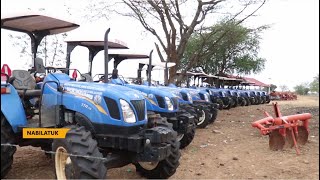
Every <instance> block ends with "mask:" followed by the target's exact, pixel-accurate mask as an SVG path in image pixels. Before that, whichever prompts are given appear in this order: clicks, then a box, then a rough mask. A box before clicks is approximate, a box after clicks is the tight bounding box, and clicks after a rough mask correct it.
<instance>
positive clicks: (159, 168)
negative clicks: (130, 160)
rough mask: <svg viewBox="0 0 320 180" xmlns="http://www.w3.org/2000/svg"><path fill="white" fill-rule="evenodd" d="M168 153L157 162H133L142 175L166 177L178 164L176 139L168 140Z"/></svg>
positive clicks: (153, 177) (178, 151)
mask: <svg viewBox="0 0 320 180" xmlns="http://www.w3.org/2000/svg"><path fill="white" fill-rule="evenodd" d="M170 144H171V151H170V155H169V156H168V157H167V158H166V159H164V160H162V161H159V162H138V163H134V165H135V166H136V170H137V172H139V173H140V174H141V175H142V176H144V177H146V178H151V179H167V178H169V177H170V176H172V175H173V174H174V173H175V172H176V170H177V168H178V166H179V165H180V164H179V159H180V156H181V155H180V150H179V142H178V141H177V140H176V139H173V140H171V141H170Z"/></svg>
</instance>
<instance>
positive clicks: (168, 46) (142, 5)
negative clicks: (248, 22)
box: [123, 0, 266, 83]
mask: <svg viewBox="0 0 320 180" xmlns="http://www.w3.org/2000/svg"><path fill="white" fill-rule="evenodd" d="M265 1H266V0H261V1H238V2H240V3H241V5H242V9H241V10H239V11H238V12H236V13H235V14H232V13H230V12H231V9H227V10H226V11H227V12H223V13H225V14H229V15H230V17H231V18H230V19H231V20H232V19H235V18H237V17H239V15H243V14H244V13H243V12H244V11H245V10H246V9H247V8H248V9H249V6H251V5H255V4H259V3H258V2H262V3H261V4H259V7H257V8H256V9H255V10H253V11H252V12H251V13H248V15H243V16H244V17H243V18H240V20H239V21H237V23H238V24H240V23H242V22H243V21H244V20H245V19H247V18H248V17H250V16H252V15H253V14H254V13H255V12H256V11H257V10H258V9H260V8H261V7H262V5H263V4H264V3H265ZM123 2H124V3H125V4H126V5H127V6H128V7H129V8H130V10H131V13H129V14H126V15H127V16H131V17H133V18H135V19H137V20H138V21H139V22H140V23H141V25H142V26H143V27H144V28H145V29H146V30H147V31H149V32H150V33H151V34H152V35H154V36H155V37H156V39H157V40H158V43H159V44H160V46H159V45H158V43H155V46H156V49H157V52H158V55H159V57H160V59H161V60H162V61H163V62H165V61H167V62H174V63H176V66H174V67H172V68H170V79H169V82H170V83H172V82H174V81H175V79H178V80H177V83H179V81H181V78H182V76H183V74H184V73H185V72H186V71H187V70H189V69H190V68H192V67H194V64H195V63H196V62H198V61H200V60H202V59H203V58H202V57H203V56H206V53H205V51H201V49H202V48H205V46H204V45H200V46H199V49H200V51H195V52H196V53H194V54H193V55H192V56H191V57H190V59H189V61H188V63H187V65H186V66H185V68H184V69H183V73H182V75H180V76H179V77H177V75H176V72H177V70H178V68H179V67H180V64H181V59H182V58H183V56H184V52H185V49H186V47H187V42H188V41H189V39H190V37H191V35H192V34H193V33H194V31H195V30H197V31H199V32H202V31H203V30H205V29H207V28H204V20H205V19H206V17H207V16H209V15H213V14H214V13H217V11H218V10H219V9H220V8H221V7H222V6H223V5H224V6H226V5H227V2H229V3H230V2H231V1H226V0H207V1H203V0H198V1H197V2H194V1H193V2H192V1H186V0H170V1H165V0H146V1H141V0H123ZM223 2H225V4H223ZM232 3H236V1H232ZM193 7H195V8H193ZM233 10H234V9H233ZM215 17H218V15H216V16H215ZM159 24H160V25H161V28H158V25H159ZM225 34H227V32H224V33H222V34H221V36H224V35H225ZM220 39H221V37H219V38H218V39H217V41H219V40H220ZM215 44H216V43H213V44H212V47H213V46H215ZM211 49H212V48H211ZM163 52H164V54H162V53H163ZM242 61H246V60H245V59H243V60H242ZM244 63H245V62H244ZM165 72H167V71H165ZM165 82H166V83H167V76H165Z"/></svg>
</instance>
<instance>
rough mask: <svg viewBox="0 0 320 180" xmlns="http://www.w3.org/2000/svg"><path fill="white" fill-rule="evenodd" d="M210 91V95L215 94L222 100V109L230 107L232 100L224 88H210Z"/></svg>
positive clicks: (232, 104)
mask: <svg viewBox="0 0 320 180" xmlns="http://www.w3.org/2000/svg"><path fill="white" fill-rule="evenodd" d="M210 91H211V92H212V95H211V96H217V97H219V98H220V99H221V100H222V101H223V109H230V108H232V107H233V106H234V104H235V102H234V100H233V99H232V97H231V96H230V95H229V94H227V92H226V91H225V90H224V89H216V88H210ZM211 99H212V97H211Z"/></svg>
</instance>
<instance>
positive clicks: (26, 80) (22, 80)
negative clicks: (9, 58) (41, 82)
mask: <svg viewBox="0 0 320 180" xmlns="http://www.w3.org/2000/svg"><path fill="white" fill-rule="evenodd" d="M12 77H13V82H12V85H13V87H15V88H16V90H17V92H18V94H19V95H20V96H24V97H39V96H41V89H35V88H36V82H35V79H34V78H33V77H32V76H31V74H30V73H29V72H28V71H25V70H13V71H12Z"/></svg>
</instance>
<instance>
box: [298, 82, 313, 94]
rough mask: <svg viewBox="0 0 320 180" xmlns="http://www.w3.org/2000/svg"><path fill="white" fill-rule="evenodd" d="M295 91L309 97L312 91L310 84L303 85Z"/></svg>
mask: <svg viewBox="0 0 320 180" xmlns="http://www.w3.org/2000/svg"><path fill="white" fill-rule="evenodd" d="M294 90H295V92H296V93H297V94H299V95H307V94H308V92H309V91H310V88H309V84H308V83H302V84H299V85H297V86H295V87H294Z"/></svg>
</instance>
